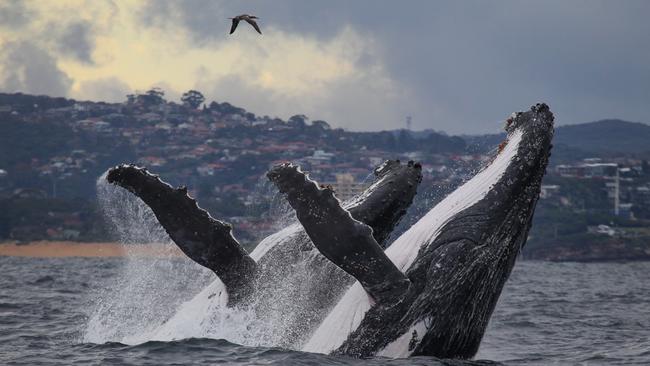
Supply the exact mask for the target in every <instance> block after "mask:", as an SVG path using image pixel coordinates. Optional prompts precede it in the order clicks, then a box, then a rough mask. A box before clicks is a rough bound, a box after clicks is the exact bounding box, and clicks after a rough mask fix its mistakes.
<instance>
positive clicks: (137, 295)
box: [82, 173, 214, 343]
mask: <svg viewBox="0 0 650 366" xmlns="http://www.w3.org/2000/svg"><path fill="white" fill-rule="evenodd" d="M97 198H98V201H99V204H100V207H101V209H102V212H103V214H104V218H105V221H106V223H107V225H108V227H109V229H110V232H111V233H112V234H113V237H114V238H115V240H117V241H119V242H120V243H121V245H122V246H123V247H124V249H125V252H126V254H127V255H126V258H125V261H124V263H123V266H122V270H121V272H120V274H119V275H118V276H117V278H115V279H110V282H109V283H107V285H106V287H105V289H104V290H102V291H101V292H98V293H95V294H93V295H92V297H93V298H92V299H91V301H90V302H91V306H90V308H89V313H88V323H87V327H86V330H85V332H84V335H83V338H82V341H83V342H92V343H105V342H123V341H124V340H125V339H128V338H133V337H138V336H141V335H144V334H148V333H150V332H152V331H153V330H154V329H155V328H157V327H158V326H160V324H162V323H163V322H164V321H165V320H167V319H168V318H169V317H171V316H172V315H173V314H174V313H175V312H176V310H177V309H178V307H179V306H180V305H181V304H182V302H183V301H185V300H186V299H188V298H191V297H192V296H193V295H194V294H196V293H198V292H199V291H200V290H201V289H202V288H204V287H205V286H206V285H207V284H208V283H209V282H210V281H211V280H213V279H214V275H213V274H212V273H211V272H210V271H209V270H207V269H205V268H203V267H201V266H199V265H198V264H196V263H194V262H192V261H191V260H189V259H187V258H185V257H182V256H178V255H177V253H178V249H177V248H176V246H175V245H174V244H173V242H172V241H171V239H170V238H169V236H168V235H167V233H166V232H165V231H164V229H163V228H162V227H161V226H160V225H159V224H158V221H157V220H156V218H155V216H154V214H153V212H152V211H151V209H150V208H149V207H148V206H146V205H145V204H144V203H143V202H142V201H140V200H139V199H138V198H137V197H135V196H134V195H132V194H130V193H129V192H127V191H126V190H124V189H122V188H119V187H116V186H114V185H112V184H109V183H108V182H107V181H106V173H105V174H104V175H102V176H101V177H99V179H98V180H97ZM140 244H154V245H155V246H156V247H158V248H159V249H160V251H158V252H157V253H156V256H151V257H142V256H136V253H135V250H134V249H135V248H136V247H137V246H138V245H140Z"/></svg>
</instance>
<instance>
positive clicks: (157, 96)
mask: <svg viewBox="0 0 650 366" xmlns="http://www.w3.org/2000/svg"><path fill="white" fill-rule="evenodd" d="M126 101H127V103H128V104H140V105H144V106H154V105H159V104H163V103H165V102H166V101H165V92H164V91H163V90H162V89H160V88H151V89H149V90H147V91H146V92H145V93H144V94H141V93H139V92H136V93H135V94H129V95H127V96H126Z"/></svg>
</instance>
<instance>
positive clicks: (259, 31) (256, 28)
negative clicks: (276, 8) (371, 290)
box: [246, 18, 262, 34]
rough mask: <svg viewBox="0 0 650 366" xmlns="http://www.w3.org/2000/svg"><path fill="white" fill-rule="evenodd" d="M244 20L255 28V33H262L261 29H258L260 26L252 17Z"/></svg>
mask: <svg viewBox="0 0 650 366" xmlns="http://www.w3.org/2000/svg"><path fill="white" fill-rule="evenodd" d="M246 21H247V22H248V24H250V25H252V26H253V28H255V30H256V31H257V33H259V34H262V31H261V30H260V27H258V26H257V23H256V22H255V21H254V20H253V19H250V18H246Z"/></svg>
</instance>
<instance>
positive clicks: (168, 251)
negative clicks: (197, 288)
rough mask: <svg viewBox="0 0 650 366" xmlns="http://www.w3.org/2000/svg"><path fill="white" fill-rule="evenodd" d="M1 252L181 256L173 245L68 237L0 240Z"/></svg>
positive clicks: (10, 254)
mask: <svg viewBox="0 0 650 366" xmlns="http://www.w3.org/2000/svg"><path fill="white" fill-rule="evenodd" d="M0 256H8V257H34V258H65V257H87V258H96V257H143V258H144V257H151V258H169V257H174V258H175V257H182V256H184V254H183V253H182V252H181V251H180V249H178V248H177V247H176V246H171V245H165V244H161V243H147V244H133V245H129V244H122V243H115V242H112V243H110V242H109V243H97V242H94V243H81V242H71V241H35V242H28V243H20V244H19V243H18V242H0Z"/></svg>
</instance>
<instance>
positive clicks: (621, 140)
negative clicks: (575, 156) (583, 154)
mask: <svg viewBox="0 0 650 366" xmlns="http://www.w3.org/2000/svg"><path fill="white" fill-rule="evenodd" d="M554 140H555V145H556V146H558V145H565V146H568V147H571V148H575V149H578V150H583V151H588V152H595V153H606V154H611V153H624V154H639V153H647V152H650V126H649V125H647V124H643V123H638V122H627V121H622V120H618V119H607V120H602V121H596V122H589V123H581V124H577V125H569V126H561V127H558V128H557V129H556V132H555V138H554Z"/></svg>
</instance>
